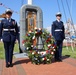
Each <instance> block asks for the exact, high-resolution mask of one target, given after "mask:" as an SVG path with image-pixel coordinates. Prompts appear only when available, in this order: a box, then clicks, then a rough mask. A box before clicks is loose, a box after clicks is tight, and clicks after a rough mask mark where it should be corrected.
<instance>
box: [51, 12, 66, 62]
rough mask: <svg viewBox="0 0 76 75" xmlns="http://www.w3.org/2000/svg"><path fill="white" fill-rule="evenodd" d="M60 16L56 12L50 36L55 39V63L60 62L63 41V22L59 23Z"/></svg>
mask: <svg viewBox="0 0 76 75" xmlns="http://www.w3.org/2000/svg"><path fill="white" fill-rule="evenodd" d="M61 17H62V14H61V13H60V12H58V13H57V14H56V18H57V20H56V21H54V22H53V24H52V29H51V30H52V35H53V37H54V38H55V41H56V45H57V47H58V48H57V50H56V52H55V61H59V62H60V61H62V45H63V40H64V39H65V33H64V31H65V29H64V25H63V22H62V21H61Z"/></svg>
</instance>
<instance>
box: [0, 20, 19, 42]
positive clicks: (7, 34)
mask: <svg viewBox="0 0 76 75" xmlns="http://www.w3.org/2000/svg"><path fill="white" fill-rule="evenodd" d="M7 29H8V31H6V30H7ZM10 29H14V30H13V31H10ZM18 31H19V30H18V26H17V23H16V22H15V20H14V19H10V20H7V19H3V20H2V21H1V26H0V37H1V36H2V38H3V41H4V42H11V41H15V39H16V35H17V34H18Z"/></svg>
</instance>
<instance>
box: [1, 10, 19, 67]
mask: <svg viewBox="0 0 76 75" xmlns="http://www.w3.org/2000/svg"><path fill="white" fill-rule="evenodd" d="M12 13H13V12H12V10H11V9H7V10H6V11H5V14H6V18H5V19H3V20H2V21H1V27H0V37H1V36H2V38H3V43H4V49H5V59H6V67H7V68H8V67H13V64H12V58H13V49H14V44H15V39H16V35H17V34H18V32H19V30H18V26H17V22H16V21H15V20H14V19H12V18H11V16H12Z"/></svg>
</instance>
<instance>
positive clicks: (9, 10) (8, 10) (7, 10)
mask: <svg viewBox="0 0 76 75" xmlns="http://www.w3.org/2000/svg"><path fill="white" fill-rule="evenodd" d="M8 12H10V13H11V14H12V13H13V11H12V10H11V9H6V11H5V13H8Z"/></svg>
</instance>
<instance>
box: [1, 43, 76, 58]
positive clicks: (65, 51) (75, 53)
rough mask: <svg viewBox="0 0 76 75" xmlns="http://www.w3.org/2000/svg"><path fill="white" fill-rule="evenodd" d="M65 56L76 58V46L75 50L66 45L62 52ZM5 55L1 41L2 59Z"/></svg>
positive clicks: (16, 48)
mask: <svg viewBox="0 0 76 75" xmlns="http://www.w3.org/2000/svg"><path fill="white" fill-rule="evenodd" d="M14 52H19V49H18V43H16V44H15V48H14ZM62 55H63V56H66V55H67V56H70V57H72V58H76V47H75V48H74V52H73V51H72V48H71V47H68V50H67V48H66V47H63V52H62ZM4 57H5V55H4V48H3V43H2V42H0V59H4Z"/></svg>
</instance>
